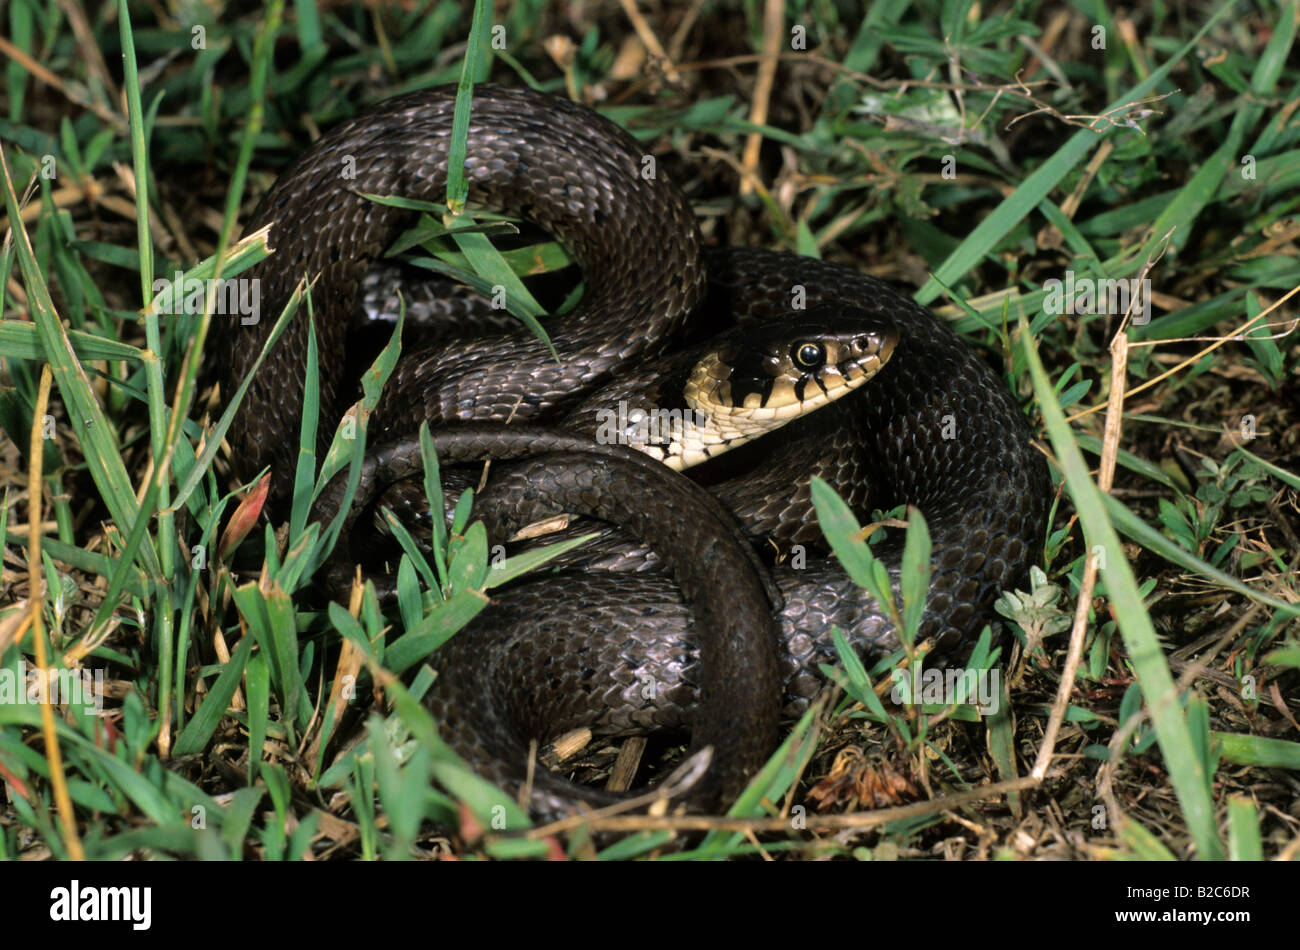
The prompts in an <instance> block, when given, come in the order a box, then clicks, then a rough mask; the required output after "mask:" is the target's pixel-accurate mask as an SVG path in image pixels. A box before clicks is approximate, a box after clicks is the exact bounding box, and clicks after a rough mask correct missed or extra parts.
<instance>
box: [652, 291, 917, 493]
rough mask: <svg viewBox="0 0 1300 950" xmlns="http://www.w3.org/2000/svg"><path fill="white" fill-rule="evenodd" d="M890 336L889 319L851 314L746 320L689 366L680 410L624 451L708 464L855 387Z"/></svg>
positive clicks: (682, 465) (831, 310) (677, 464)
mask: <svg viewBox="0 0 1300 950" xmlns="http://www.w3.org/2000/svg"><path fill="white" fill-rule="evenodd" d="M898 336H899V334H898V327H897V326H896V325H895V324H894V322H893V321H892V320H890V319H889V318H887V317H883V316H881V315H879V314H874V313H870V312H868V311H864V310H858V309H855V308H840V307H821V308H817V309H815V310H809V311H804V312H796V313H790V314H780V315H775V316H769V317H763V318H759V319H756V320H753V321H750V322H749V323H746V324H744V325H743V326H741V327H738V328H737V329H735V330H733V331H730V332H729V333H727V334H724V335H723V336H722V337H720V338H719V340H718V341H716V342H715V343H714V344H713V345H711V346H710V347H709V348H708V349H707V350H706V351H705V352H704V353H703V354H702V355H701V356H700V358H699V359H698V361H697V362H696V363H695V365H694V366H693V367H692V369H691V370H690V372H689V373H688V375H687V377H686V381H685V384H684V385H683V387H682V392H681V396H682V402H683V403H684V404H685V406H686V407H687V408H686V410H685V411H684V412H678V411H677V410H673V411H672V412H671V413H669V414H668V415H669V417H668V418H667V419H666V420H664V422H663V425H662V426H661V427H660V430H661V431H659V432H657V433H652V434H651V436H652V437H651V438H648V439H645V440H638V439H633V440H632V444H633V445H634V446H636V447H637V448H640V449H641V450H642V451H644V452H646V453H647V454H650V455H653V456H655V457H657V458H659V459H660V460H661V461H663V462H664V463H665V464H666V465H668V466H669V467H671V468H674V469H677V470H679V471H680V470H682V469H686V468H689V467H691V466H693V465H697V464H699V463H701V462H704V461H705V460H707V459H710V458H715V457H716V456H718V455H720V454H722V453H723V452H726V451H728V450H729V449H732V448H735V447H736V446H739V445H743V444H744V443H746V442H749V441H752V440H753V439H756V438H758V437H759V436H762V435H765V434H767V433H768V432H772V431H774V430H776V429H779V428H781V427H782V426H784V425H786V424H788V423H790V422H792V421H794V420H795V419H799V418H802V417H803V416H806V415H807V414H808V413H810V412H814V411H816V410H817V409H820V408H821V407H823V406H827V405H829V404H830V403H832V402H835V401H836V400H838V399H842V398H843V397H845V396H847V395H849V394H850V393H852V392H854V391H855V390H857V389H860V388H862V387H863V386H865V385H866V384H867V383H868V382H869V381H870V380H871V379H872V377H874V376H875V375H876V374H877V373H878V372H880V370H881V369H883V368H884V366H885V365H886V364H887V363H888V362H889V358H890V357H891V356H892V355H893V352H894V348H895V347H896V346H897V344H898ZM638 443H640V444H638Z"/></svg>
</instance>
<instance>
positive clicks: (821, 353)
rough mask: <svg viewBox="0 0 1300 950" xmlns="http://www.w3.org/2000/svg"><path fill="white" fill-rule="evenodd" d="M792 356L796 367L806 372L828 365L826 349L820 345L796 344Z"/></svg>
mask: <svg viewBox="0 0 1300 950" xmlns="http://www.w3.org/2000/svg"><path fill="white" fill-rule="evenodd" d="M791 355H792V356H793V357H794V363H795V365H796V366H798V367H799V368H800V369H804V370H813V369H817V368H819V367H821V366H824V365H825V363H826V347H824V346H822V345H821V344H820V343H796V344H795V345H794V349H793V350H792V351H791Z"/></svg>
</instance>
